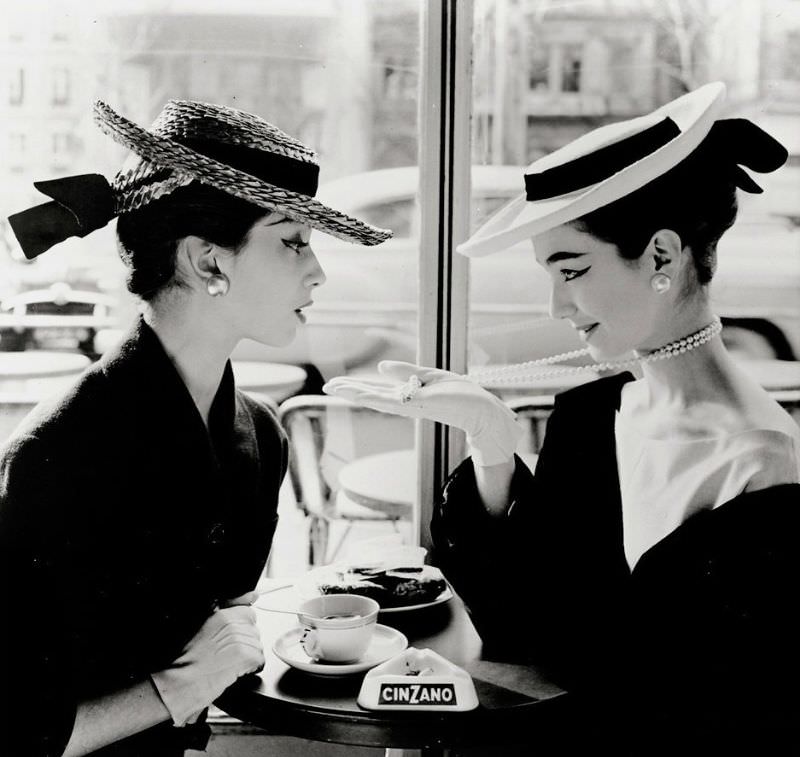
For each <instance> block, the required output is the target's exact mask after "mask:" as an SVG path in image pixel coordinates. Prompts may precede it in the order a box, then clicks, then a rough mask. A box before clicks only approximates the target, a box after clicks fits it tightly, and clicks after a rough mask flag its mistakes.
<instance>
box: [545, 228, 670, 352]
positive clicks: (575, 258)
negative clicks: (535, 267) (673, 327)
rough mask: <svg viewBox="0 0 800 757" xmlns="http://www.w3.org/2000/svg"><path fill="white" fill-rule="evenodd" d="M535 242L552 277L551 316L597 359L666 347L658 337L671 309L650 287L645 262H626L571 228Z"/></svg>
mask: <svg viewBox="0 0 800 757" xmlns="http://www.w3.org/2000/svg"><path fill="white" fill-rule="evenodd" d="M532 241H533V247H534V252H535V254H536V261H537V263H539V265H541V266H542V267H544V268H545V270H546V271H547V272H548V274H549V275H550V285H551V290H550V316H551V317H552V318H564V319H566V320H568V321H570V322H571V324H572V326H573V327H574V328H575V329H576V331H577V332H578V335H579V337H580V338H581V340H582V341H583V342H584V343H585V344H586V346H587V347H588V348H589V350H590V352H591V354H592V357H594V358H595V359H596V360H609V359H613V358H617V357H620V356H621V355H624V354H625V353H627V352H629V351H630V350H633V349H655V348H657V347H659V346H661V342H660V341H659V339H660V337H658V336H657V333H656V332H657V326H658V323H659V319H663V317H664V313H663V308H664V306H665V305H666V303H665V302H664V301H663V298H662V299H661V300H659V298H658V295H656V294H655V293H654V292H653V289H652V287H651V286H650V278H651V277H652V275H653V271H651V270H649V268H648V259H647V257H646V256H643V257H642V258H639V259H638V260H633V261H630V260H624V259H623V258H622V257H621V256H620V255H619V251H618V249H617V247H616V245H614V244H611V243H609V242H604V241H602V240H600V239H598V238H597V237H595V236H593V235H592V234H589V233H587V232H583V231H579V230H578V229H576V228H574V227H572V226H570V225H567V224H563V225H561V226H557V227H556V228H554V229H551V230H549V231H546V232H544V233H542V234H539V235H536V236H534V237H533V240H532ZM653 340H655V343H654V342H653Z"/></svg>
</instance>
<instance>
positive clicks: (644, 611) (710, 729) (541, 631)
mask: <svg viewBox="0 0 800 757" xmlns="http://www.w3.org/2000/svg"><path fill="white" fill-rule="evenodd" d="M631 378H632V377H631V376H630V374H624V375H621V376H614V377H610V378H606V379H601V380H599V381H595V382H592V383H590V384H586V385H584V386H581V387H577V388H575V389H572V390H570V391H567V392H565V393H563V394H562V395H560V396H559V397H558V398H557V399H556V403H555V408H554V411H553V413H552V415H551V417H550V420H549V423H548V429H547V435H546V439H545V443H544V445H543V448H542V450H541V454H540V456H539V460H538V464H537V468H536V474H535V476H534V475H533V474H531V473H530V472H529V471H528V469H527V468H526V467H525V466H524V465H523V464H522V463H521V462H520V461H517V468H516V471H515V474H514V478H513V479H512V493H511V498H512V506H511V509H510V511H509V513H508V514H507V516H505V517H502V518H498V517H494V516H490V515H488V514H487V513H486V511H485V510H484V508H483V505H482V503H481V500H480V497H479V495H478V493H477V489H476V485H475V478H474V472H473V468H472V464H471V462H470V461H469V460H468V461H465V462H464V463H463V464H462V465H461V466H460V467H459V468H458V469H457V470H456V472H455V473H454V474H453V476H452V477H451V479H450V481H449V483H448V485H447V487H446V488H445V492H444V496H443V499H442V502H441V503H439V505H438V507H437V508H436V510H435V513H434V518H433V522H432V524H431V530H432V534H433V539H434V544H435V555H436V560H437V564H439V565H440V566H441V567H442V568H443V570H444V572H445V573H446V575H447V576H448V578H449V579H450V580H451V582H452V583H453V584H454V586H455V588H456V590H457V591H458V592H459V594H460V595H461V596H462V598H463V599H464V600H465V602H466V604H467V606H468V608H469V610H470V613H471V616H472V619H473V621H474V623H475V625H476V628H477V629H478V631H479V633H480V634H481V636H482V638H483V640H484V644H485V651H486V653H487V654H488V655H490V656H494V657H506V658H508V657H511V658H514V659H517V660H519V659H529V660H530V661H533V662H536V663H537V664H538V665H541V666H542V667H543V668H544V669H545V670H547V671H548V672H549V674H550V676H551V677H552V678H553V679H554V680H555V681H556V682H558V683H560V684H561V685H563V686H564V687H565V688H566V689H567V690H568V691H569V692H570V693H571V695H572V696H571V698H572V700H573V702H574V703H575V707H576V712H580V713H581V715H580V717H581V718H583V722H582V725H583V726H584V727H585V728H586V730H585V731H584V733H591V734H592V736H591V739H596V738H599V736H598V734H600V733H602V734H603V737H604V738H608V739H610V740H611V741H612V746H613V748H614V749H615V753H616V754H627V753H631V754H641V755H650V754H661V753H664V754H669V753H677V751H676V750H678V751H680V750H683V751H684V752H686V751H687V750H691V748H692V747H693V748H696V749H698V750H699V749H700V748H701V746H700V745H703V746H702V748H703V749H706V750H707V751H706V753H709V754H716V753H718V752H719V753H722V752H723V750H724V749H726V748H727V749H731V748H732V749H734V751H736V750H738V749H739V748H740V747H742V745H743V744H745V743H750V744H753V743H754V744H758V745H760V747H759V748H760V749H763V748H766V744H767V742H769V741H773V742H774V743H776V744H780V743H783V739H785V738H789V737H790V735H791V738H792V740H793V741H794V744H795V746H796V744H797V743H798V742H797V738H798V735H800V694H799V693H798V687H797V681H798V680H800V649H799V648H798V640H799V639H800V633H799V632H800V623H798V621H797V619H796V618H797V615H798V613H797V610H796V608H795V603H796V601H797V595H798V587H800V485H798V484H787V485H782V486H774V487H772V488H769V489H764V490H761V491H755V492H752V493H745V494H741V495H739V496H738V497H736V498H735V499H733V500H731V501H729V502H726V503H725V504H723V505H722V506H720V507H717V508H715V509H713V510H711V509H709V510H704V511H701V512H699V513H697V514H696V515H694V516H692V517H691V518H689V519H688V520H686V521H684V522H683V523H682V524H681V525H680V526H679V527H678V528H677V529H676V530H675V531H673V532H672V533H671V534H669V535H668V536H667V537H666V538H664V539H663V540H661V541H660V542H659V543H657V544H656V545H654V546H653V547H652V548H651V549H650V550H648V551H647V552H645V554H644V555H643V556H642V557H641V558H640V560H639V561H638V562H637V563H636V566H635V567H634V569H633V570H632V571H631V570H630V569H629V567H628V564H627V562H626V559H625V553H624V551H623V538H622V537H623V534H622V510H621V501H620V490H619V480H618V475H617V460H616V451H615V442H614V415H615V411H616V410H617V408H618V407H619V401H620V395H621V390H622V386H623V385H624V383H625V382H626V381H628V380H630V379H631ZM592 727H594V730H592ZM591 739H590V740H591ZM532 743H535V740H534V739H533V735H532ZM592 743H595V744H596V742H592ZM759 753H763V754H767V753H771V752H769V751H768V750H767V751H760V752H759Z"/></svg>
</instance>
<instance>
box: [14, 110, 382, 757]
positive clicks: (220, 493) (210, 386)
mask: <svg viewBox="0 0 800 757" xmlns="http://www.w3.org/2000/svg"><path fill="white" fill-rule="evenodd" d="M95 119H96V121H97V123H98V125H99V126H100V128H101V129H102V130H103V131H104V132H106V133H107V134H109V135H110V136H111V137H112V138H113V139H115V140H116V141H118V142H120V143H121V144H123V145H124V146H126V147H127V148H129V149H130V150H131V151H132V153H133V154H132V156H131V158H130V160H129V162H128V163H126V165H125V166H124V167H123V168H122V170H121V171H120V172H119V173H118V174H117V176H116V177H115V179H114V181H113V182H112V184H110V185H109V183H108V182H107V181H106V180H105V179H104V178H103V177H102V176H99V175H96V174H92V175H86V176H78V177H70V178H68V179H59V180H55V181H51V182H43V183H39V184H37V186H38V188H39V189H40V190H41V191H42V192H44V193H45V194H47V195H48V196H49V197H51V198H52V199H53V201H52V202H49V203H46V204H44V205H41V206H38V207H37V208H33V209H31V210H28V211H24V212H22V213H19V214H17V215H15V216H12V218H11V219H10V221H11V224H12V227H13V228H14V231H15V233H16V234H17V237H18V238H19V240H20V244H21V246H22V248H23V250H24V251H25V253H26V254H27V255H28V256H29V257H33V256H36V255H38V254H40V253H42V252H44V251H45V250H47V249H48V248H49V247H50V246H51V245H53V244H56V243H57V242H59V241H62V240H64V239H66V238H67V237H68V236H72V235H77V236H85V235H86V234H88V233H90V232H91V231H93V230H94V229H97V228H100V227H102V226H104V225H105V224H107V223H108V222H109V221H110V220H111V219H112V218H113V217H115V216H118V225H117V235H118V239H119V247H120V251H121V254H122V256H123V259H124V260H125V262H126V263H127V265H128V266H129V271H130V273H129V279H128V286H129V288H130V290H131V291H132V292H133V293H134V294H137V295H139V297H140V298H141V300H142V313H143V314H142V316H141V317H140V318H139V319H138V320H137V322H136V324H135V325H134V327H133V329H132V330H131V332H130V334H129V335H128V336H127V338H126V339H125V340H124V342H123V343H122V344H121V345H120V346H119V347H118V348H116V349H114V350H112V351H111V352H109V353H108V354H106V355H105V356H104V357H103V358H102V359H101V360H100V361H99V362H98V363H97V364H95V365H94V366H92V367H91V368H89V369H88V370H87V371H86V372H85V373H84V374H83V376H82V377H81V378H80V379H79V381H78V382H77V384H76V385H75V386H74V387H73V388H72V389H71V390H70V391H69V392H68V393H67V395H66V396H64V397H61V398H59V399H58V400H57V401H55V402H53V403H50V404H49V405H47V406H44V407H40V408H38V409H37V410H35V411H34V412H33V414H32V415H31V416H30V417H29V418H28V419H26V421H25V422H24V424H23V425H22V427H21V428H19V429H18V430H17V431H16V432H15V434H14V436H13V438H12V439H10V440H9V441H8V442H7V443H6V444H5V446H4V447H3V449H2V450H0V604H2V607H3V608H4V612H5V616H4V620H3V623H2V630H1V631H0V636H1V637H2V638H0V671H2V672H0V718H2V727H0V754H3V755H9V757H10V756H11V755H15V756H16V755H25V757H36V756H38V755H48V756H50V755H61V754H66V755H78V754H87V753H90V752H94V751H96V750H101V751H100V752H98V754H100V753H101V754H103V755H104V756H110V755H144V754H147V755H152V756H154V757H159V756H162V757H166V755H182V754H183V753H184V751H185V749H187V748H190V747H195V748H203V746H204V743H205V741H206V740H207V737H208V729H207V727H206V726H205V723H204V722H203V721H204V714H205V708H206V707H207V706H208V705H209V703H211V702H212V701H213V700H214V699H215V698H216V697H218V696H219V695H220V694H221V693H222V691H223V690H224V689H225V688H226V687H227V686H229V685H230V684H231V683H233V682H234V681H235V680H236V679H237V678H238V677H239V676H241V675H244V674H246V673H249V672H252V671H255V670H257V669H258V668H259V667H260V666H261V665H262V664H263V661H264V657H263V651H262V648H261V642H260V638H259V635H258V631H257V629H256V627H255V621H254V611H253V609H252V608H251V607H249V606H247V605H248V604H249V601H250V600H251V598H252V594H250V593H251V592H252V589H253V588H254V586H255V584H256V581H257V580H258V578H259V576H260V574H261V571H262V569H263V567H264V564H265V561H266V558H267V554H268V552H269V548H270V543H271V540H272V536H273V534H274V532H275V526H276V522H277V514H276V510H277V500H278V489H279V487H280V484H281V481H282V479H283V476H284V473H285V470H286V459H287V449H286V442H285V437H284V435H283V432H282V430H281V429H280V427H279V426H278V424H277V422H276V420H275V418H274V417H273V415H272V413H271V412H270V411H269V409H268V408H267V407H266V406H264V405H263V404H262V403H260V402H258V401H256V400H254V399H252V398H250V397H248V396H247V395H245V394H243V393H241V392H239V391H238V390H237V389H236V388H235V386H234V380H233V375H232V372H231V366H230V363H229V361H228V357H229V355H230V353H231V351H232V350H233V348H234V347H235V346H236V344H237V342H238V341H239V340H240V339H242V338H246V337H248V338H252V339H255V340H257V341H259V342H262V343H265V344H269V345H285V344H287V343H288V342H289V341H290V340H291V339H292V338H293V336H294V334H295V330H296V328H297V326H298V324H299V323H300V322H302V320H303V314H302V310H303V309H304V308H305V307H307V306H309V305H311V304H312V297H313V294H314V290H315V288H316V287H317V286H319V285H320V284H322V283H324V281H325V275H324V273H323V271H322V269H321V268H320V265H319V263H318V262H317V259H316V257H315V255H314V253H313V251H312V249H311V247H310V242H309V238H310V234H311V231H312V229H320V230H323V231H325V232H327V233H330V234H333V235H336V236H340V237H342V238H344V239H347V240H350V241H354V242H356V241H357V242H360V243H362V244H377V243H379V242H381V241H383V240H384V239H386V238H387V237H388V236H390V232H386V231H384V230H381V229H376V228H374V227H371V226H368V225H367V224H364V223H361V222H360V221H358V220H356V219H354V218H350V217H348V216H346V215H343V214H342V213H339V212H337V211H335V210H332V209H330V208H327V207H325V206H324V205H322V204H321V203H319V202H317V201H316V200H314V194H315V192H316V188H317V178H318V173H319V166H318V164H317V161H316V156H315V155H314V153H313V152H312V151H311V150H310V149H309V148H308V147H306V146H305V145H303V144H302V143H300V142H298V141H297V140H295V139H293V138H291V137H289V136H287V135H286V134H284V133H283V132H281V131H280V130H279V129H277V128H276V127H274V126H272V125H271V124H269V123H267V122H266V121H264V120H262V119H261V118H259V117H257V116H254V115H251V114H247V113H243V112H240V111H236V110H233V109H230V108H224V107H219V106H214V105H208V104H204V103H196V102H186V101H170V102H169V103H168V104H167V105H166V107H165V108H164V110H163V111H162V113H161V114H160V116H159V117H158V119H157V120H156V122H155V123H154V124H153V126H152V127H151V128H150V129H149V130H146V129H142V128H140V127H139V126H137V125H136V124H134V123H131V122H130V121H127V120H126V119H124V118H122V117H121V116H119V115H118V114H116V113H115V112H114V111H112V110H111V109H110V108H109V107H108V106H106V105H104V104H102V103H98V104H97V105H96V107H95ZM175 726H179V727H175Z"/></svg>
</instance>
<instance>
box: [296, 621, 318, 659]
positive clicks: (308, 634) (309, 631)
mask: <svg viewBox="0 0 800 757" xmlns="http://www.w3.org/2000/svg"><path fill="white" fill-rule="evenodd" d="M300 646H301V647H303V651H304V652H305V653H306V654H307V655H308V656H309V657H311V658H313V659H315V660H318V659H319V653H320V646H319V638H318V637H317V631H316V629H314V628H309V627H308V626H306V627H305V628H303V634H302V635H301V636H300Z"/></svg>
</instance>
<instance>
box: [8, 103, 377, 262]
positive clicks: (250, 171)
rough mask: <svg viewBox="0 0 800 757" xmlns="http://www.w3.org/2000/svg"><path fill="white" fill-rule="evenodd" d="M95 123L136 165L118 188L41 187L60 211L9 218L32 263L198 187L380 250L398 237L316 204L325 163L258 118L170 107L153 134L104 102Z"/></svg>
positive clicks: (46, 207) (203, 106)
mask: <svg viewBox="0 0 800 757" xmlns="http://www.w3.org/2000/svg"><path fill="white" fill-rule="evenodd" d="M94 119H95V122H96V123H97V125H98V126H99V127H100V129H101V130H102V131H103V132H105V133H106V134H108V135H109V136H110V137H111V138H112V139H114V141H116V142H118V143H120V144H121V145H124V146H125V147H127V148H128V149H130V150H131V151H132V152H133V153H134V155H135V156H137V157H136V159H134V160H133V162H132V163H130V164H126V166H125V167H123V169H121V170H120V171H119V173H117V175H116V176H115V177H114V180H113V181H112V182H111V183H109V182H108V181H107V180H106V179H105V177H103V176H101V175H100V174H83V175H80V176H69V177H66V178H63V179H55V180H52V181H39V182H35V183H34V186H35V187H36V188H37V189H38V190H39V191H40V192H42V193H43V194H45V195H47V196H48V197H50V198H51V199H52V202H47V203H44V204H42V205H37V206H36V207H34V208H30V209H28V210H24V211H22V212H20V213H16V214H14V215H12V216H9V222H10V224H11V227H12V229H13V230H14V233H15V235H16V236H17V239H18V241H19V243H20V246H21V247H22V250H23V252H24V253H25V256H26V257H28V258H34V257H36V256H37V255H40V254H41V253H43V252H45V251H46V250H48V249H49V248H50V247H52V246H53V245H55V244H58V243H59V242H63V241H64V240H65V239H67V238H69V237H71V236H77V237H85V236H86V235H88V234H90V233H91V232H93V231H95V230H97V229H100V228H102V227H103V226H105V225H106V224H107V223H108V222H109V221H110V220H111V219H112V218H114V217H115V216H118V215H121V214H123V213H126V212H130V211H132V210H135V209H137V208H141V207H144V206H145V205H147V204H148V203H150V202H152V201H153V200H155V199H157V198H158V197H161V196H163V195H165V194H168V193H169V192H172V191H174V190H175V189H177V188H178V187H181V186H184V185H186V184H189V183H191V182H192V181H198V182H200V183H202V184H205V185H207V186H211V187H215V188H216V189H219V190H221V191H223V192H227V193H229V194H231V195H234V196H236V197H239V198H240V199H243V200H246V201H248V202H251V203H253V204H255V205H258V206H260V207H263V208H266V209H267V210H274V211H277V212H279V213H281V214H283V215H285V216H287V217H288V218H291V219H292V220H294V221H297V222H299V223H303V224H307V225H308V226H310V227H311V228H313V229H317V230H319V231H323V232H325V233H327V234H330V235H332V236H335V237H339V238H340V239H344V240H346V241H349V242H355V243H357V244H363V245H376V244H379V243H381V242H383V241H385V240H386V239H388V238H389V237H391V235H392V232H391V231H388V230H386V229H379V228H377V227H375V226H371V225H370V224H367V223H364V222H363V221H359V220H358V219H356V218H353V217H351V216H348V215H346V214H345V213H341V212H339V211H338V210H334V209H333V208H330V207H328V206H326V205H323V204H322V203H321V202H319V201H317V200H315V199H314V195H315V194H316V192H317V185H318V180H319V164H318V162H317V157H316V154H315V153H314V151H313V150H311V149H310V148H309V147H307V146H306V145H304V144H303V143H302V142H300V141H299V140H297V139H294V138H293V137H290V136H289V135H288V134H285V133H284V132H282V131H281V130H280V129H278V128H277V127H276V126H273V125H272V124H270V123H268V122H267V121H265V120H264V119H262V118H260V117H259V116H256V115H253V114H251V113H245V112H244V111H240V110H236V109H234V108H228V107H225V106H221V105H211V104H209V103H201V102H193V101H189V100H170V101H169V102H168V103H167V104H166V105H165V106H164V109H163V110H162V111H161V113H160V114H159V116H158V118H156V120H155V122H154V123H153V125H152V126H151V127H150V129H149V130H148V129H143V128H142V127H140V126H137V125H136V124H135V123H133V122H132V121H129V120H127V119H126V118H123V117H122V116H120V115H119V114H118V113H116V112H114V111H113V110H112V109H111V108H110V107H109V106H108V105H106V104H105V103H103V102H100V101H98V102H96V103H95V105H94Z"/></svg>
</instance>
